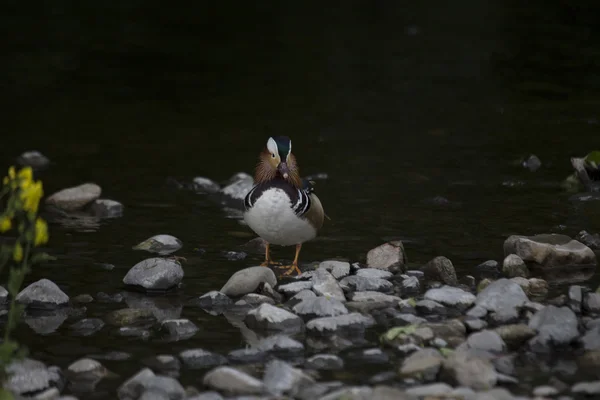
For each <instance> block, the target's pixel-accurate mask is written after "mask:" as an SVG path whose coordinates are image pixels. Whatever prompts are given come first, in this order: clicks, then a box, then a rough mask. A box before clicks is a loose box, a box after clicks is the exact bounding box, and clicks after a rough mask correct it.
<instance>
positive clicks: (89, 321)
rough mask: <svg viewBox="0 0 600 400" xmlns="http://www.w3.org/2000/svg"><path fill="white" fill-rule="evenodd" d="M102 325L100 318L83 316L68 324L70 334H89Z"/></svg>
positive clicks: (98, 329) (96, 330)
mask: <svg viewBox="0 0 600 400" xmlns="http://www.w3.org/2000/svg"><path fill="white" fill-rule="evenodd" d="M103 327H104V321H102V320H101V319H100V318H84V319H82V320H80V321H77V322H75V323H74V324H72V325H71V326H69V329H70V330H71V331H72V332H71V334H72V335H75V336H90V335H93V334H94V333H96V332H99V331H100V330H101V329H102V328H103Z"/></svg>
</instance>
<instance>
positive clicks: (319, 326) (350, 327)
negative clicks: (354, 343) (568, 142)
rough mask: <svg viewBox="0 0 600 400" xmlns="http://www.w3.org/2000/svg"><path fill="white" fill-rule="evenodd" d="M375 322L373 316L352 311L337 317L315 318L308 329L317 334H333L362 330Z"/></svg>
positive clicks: (308, 325) (309, 323) (308, 324)
mask: <svg viewBox="0 0 600 400" xmlns="http://www.w3.org/2000/svg"><path fill="white" fill-rule="evenodd" d="M374 324H375V320H374V319H373V318H372V317H371V316H367V315H362V314H358V313H351V314H346V315H339V316H337V317H323V318H315V319H313V320H311V321H309V322H308V323H307V324H306V329H307V331H308V332H310V333H313V334H316V335H331V334H333V333H336V334H341V333H352V332H362V331H364V329H365V328H368V327H371V326H373V325H374Z"/></svg>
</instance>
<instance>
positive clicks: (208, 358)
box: [179, 349, 227, 369]
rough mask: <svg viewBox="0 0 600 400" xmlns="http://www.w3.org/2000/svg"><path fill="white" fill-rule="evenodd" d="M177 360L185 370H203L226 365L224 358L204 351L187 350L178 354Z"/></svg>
mask: <svg viewBox="0 0 600 400" xmlns="http://www.w3.org/2000/svg"><path fill="white" fill-rule="evenodd" d="M179 358H180V359H181V362H182V363H183V365H184V366H185V367H186V368H190V369H203V368H211V367H215V366H219V365H223V364H227V358H225V357H224V356H222V355H220V354H217V353H213V352H211V351H207V350H204V349H189V350H184V351H182V352H181V353H179Z"/></svg>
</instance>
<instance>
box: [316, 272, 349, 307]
mask: <svg viewBox="0 0 600 400" xmlns="http://www.w3.org/2000/svg"><path fill="white" fill-rule="evenodd" d="M344 279H347V278H344ZM312 283H313V288H312V290H313V291H314V292H315V293H316V294H318V295H319V296H326V297H331V298H333V299H336V300H339V301H341V302H345V301H346V296H344V292H343V291H342V288H341V287H340V284H339V283H338V281H337V280H336V279H335V278H334V277H333V275H331V274H330V273H329V272H327V270H326V269H325V268H322V267H319V268H318V269H317V270H316V271H315V273H314V275H313V277H312Z"/></svg>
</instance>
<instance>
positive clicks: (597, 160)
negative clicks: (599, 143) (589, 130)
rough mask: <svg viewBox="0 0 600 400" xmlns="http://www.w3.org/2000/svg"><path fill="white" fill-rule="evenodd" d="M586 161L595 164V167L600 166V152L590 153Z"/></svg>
mask: <svg viewBox="0 0 600 400" xmlns="http://www.w3.org/2000/svg"><path fill="white" fill-rule="evenodd" d="M585 161H587V162H589V163H593V164H595V165H594V166H598V165H600V151H598V150H596V151H592V152H591V153H588V155H587V156H585Z"/></svg>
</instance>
